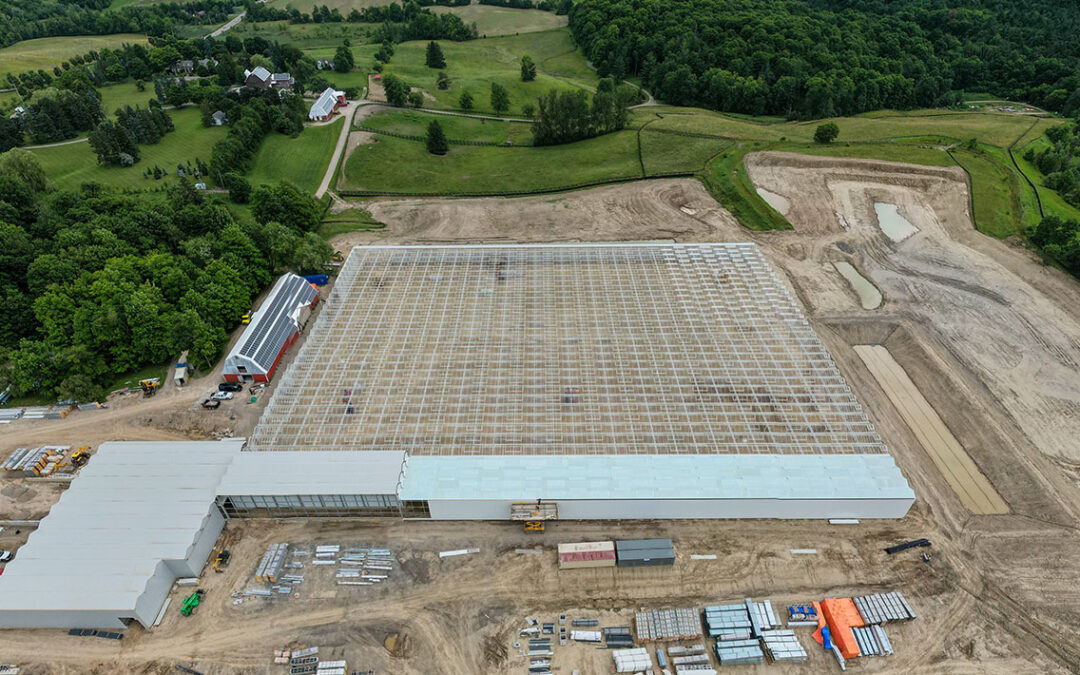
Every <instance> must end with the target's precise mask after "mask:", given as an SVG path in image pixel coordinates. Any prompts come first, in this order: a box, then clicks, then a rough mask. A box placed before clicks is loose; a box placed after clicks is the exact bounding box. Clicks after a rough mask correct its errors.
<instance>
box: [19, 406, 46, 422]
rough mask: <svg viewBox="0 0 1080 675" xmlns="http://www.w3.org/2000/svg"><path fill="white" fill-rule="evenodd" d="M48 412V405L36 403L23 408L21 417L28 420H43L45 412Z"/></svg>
mask: <svg viewBox="0 0 1080 675" xmlns="http://www.w3.org/2000/svg"><path fill="white" fill-rule="evenodd" d="M47 412H49V406H47V405H36V406H30V407H29V408H26V409H24V410H23V418H24V419H28V420H43V419H45V413H47Z"/></svg>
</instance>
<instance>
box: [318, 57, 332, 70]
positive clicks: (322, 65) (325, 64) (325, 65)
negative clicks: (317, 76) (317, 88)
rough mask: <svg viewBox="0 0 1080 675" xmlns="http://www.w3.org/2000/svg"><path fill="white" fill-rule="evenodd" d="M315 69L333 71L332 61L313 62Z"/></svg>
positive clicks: (320, 60)
mask: <svg viewBox="0 0 1080 675" xmlns="http://www.w3.org/2000/svg"><path fill="white" fill-rule="evenodd" d="M315 67H316V68H318V69H319V70H333V69H334V59H319V60H318V61H316V62H315Z"/></svg>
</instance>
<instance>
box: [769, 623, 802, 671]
mask: <svg viewBox="0 0 1080 675" xmlns="http://www.w3.org/2000/svg"><path fill="white" fill-rule="evenodd" d="M761 638H762V640H763V641H764V643H765V651H767V652H768V653H769V657H770V658H771V659H772V660H773V662H774V663H803V662H804V661H806V650H805V649H803V647H802V645H801V644H799V638H798V637H797V636H796V635H795V631H793V630H770V631H766V632H765V633H764V634H763V635H762V636H761Z"/></svg>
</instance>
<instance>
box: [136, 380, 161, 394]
mask: <svg viewBox="0 0 1080 675" xmlns="http://www.w3.org/2000/svg"><path fill="white" fill-rule="evenodd" d="M139 387H141V388H142V394H143V396H145V397H147V398H149V397H151V396H153V395H154V394H156V393H157V390H158V388H160V387H161V381H160V380H158V378H156V377H152V378H150V379H149V380H139Z"/></svg>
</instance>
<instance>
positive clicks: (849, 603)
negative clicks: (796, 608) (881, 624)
mask: <svg viewBox="0 0 1080 675" xmlns="http://www.w3.org/2000/svg"><path fill="white" fill-rule="evenodd" d="M821 614H822V615H824V617H825V621H826V622H827V623H828V624H829V638H830V639H831V640H832V642H833V644H835V645H836V646H837V648H838V649H839V650H840V653H841V654H842V655H843V656H844V658H845V659H853V658H855V657H857V656H858V655H859V645H858V643H857V642H855V635H854V634H853V633H852V632H851V628H852V627H853V626H854V627H861V626H865V625H866V623H865V622H864V621H863V618H862V615H860V614H859V610H858V608H856V607H855V601H854V600H852V599H851V598H825V599H824V600H822V601H821Z"/></svg>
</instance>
